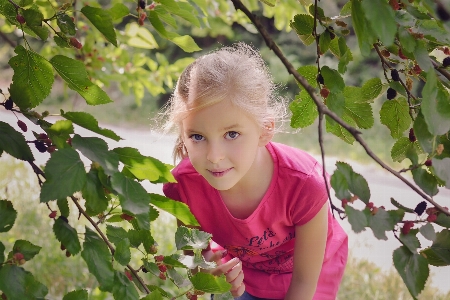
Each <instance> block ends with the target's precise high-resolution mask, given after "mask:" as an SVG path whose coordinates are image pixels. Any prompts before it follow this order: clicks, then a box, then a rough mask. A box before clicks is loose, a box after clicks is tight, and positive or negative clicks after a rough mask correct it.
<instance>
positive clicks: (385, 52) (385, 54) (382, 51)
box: [381, 49, 391, 57]
mask: <svg viewBox="0 0 450 300" xmlns="http://www.w3.org/2000/svg"><path fill="white" fill-rule="evenodd" d="M381 55H383V56H384V57H389V56H391V52H389V51H388V50H386V49H383V50H381Z"/></svg>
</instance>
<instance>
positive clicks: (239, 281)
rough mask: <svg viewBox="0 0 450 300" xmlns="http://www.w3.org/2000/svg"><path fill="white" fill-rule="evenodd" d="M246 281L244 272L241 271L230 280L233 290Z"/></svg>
mask: <svg viewBox="0 0 450 300" xmlns="http://www.w3.org/2000/svg"><path fill="white" fill-rule="evenodd" d="M227 281H228V280H227ZM243 282H244V272H242V271H241V272H239V274H238V275H237V276H236V277H235V278H234V280H233V281H229V283H230V284H231V290H236V289H238V288H239V287H240V286H241V285H242V283H243Z"/></svg>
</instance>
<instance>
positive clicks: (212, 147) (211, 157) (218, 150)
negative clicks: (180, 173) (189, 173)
mask: <svg viewBox="0 0 450 300" xmlns="http://www.w3.org/2000/svg"><path fill="white" fill-rule="evenodd" d="M224 157H225V154H224V151H223V147H222V146H221V145H220V144H219V143H211V142H210V143H209V144H208V153H207V154H206V159H207V160H208V161H210V162H211V163H213V164H216V163H218V162H220V161H221V160H222V159H224Z"/></svg>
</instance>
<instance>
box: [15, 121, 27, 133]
mask: <svg viewBox="0 0 450 300" xmlns="http://www.w3.org/2000/svg"><path fill="white" fill-rule="evenodd" d="M17 125H18V126H19V127H20V129H22V131H23V132H27V130H28V128H27V124H25V123H24V122H23V121H21V120H18V121H17Z"/></svg>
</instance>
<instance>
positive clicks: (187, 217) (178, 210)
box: [150, 194, 200, 226]
mask: <svg viewBox="0 0 450 300" xmlns="http://www.w3.org/2000/svg"><path fill="white" fill-rule="evenodd" d="M150 203H151V204H153V205H154V206H156V207H158V208H160V209H162V210H164V211H166V212H168V213H170V214H171V215H173V216H174V217H176V218H177V219H178V220H180V221H181V222H183V224H185V225H188V226H200V224H199V223H198V221H197V219H196V218H195V216H194V215H193V214H192V213H191V211H190V209H189V207H188V206H187V205H186V204H184V203H182V202H180V201H174V200H172V199H169V198H167V197H164V196H162V195H158V194H150Z"/></svg>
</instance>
